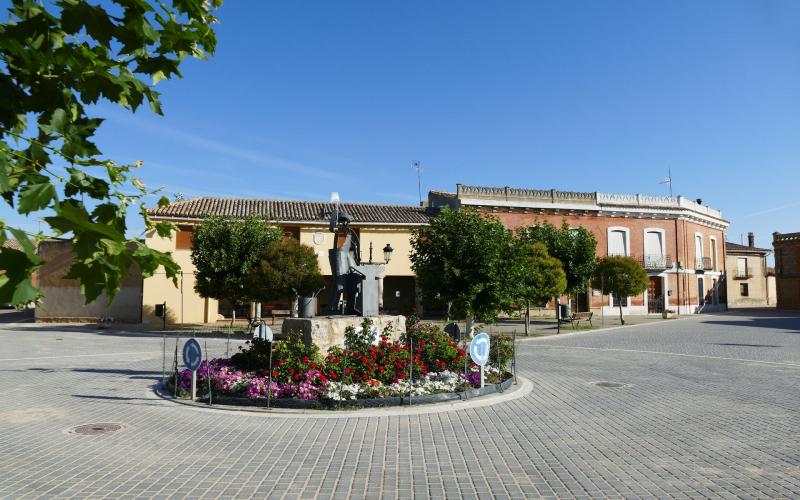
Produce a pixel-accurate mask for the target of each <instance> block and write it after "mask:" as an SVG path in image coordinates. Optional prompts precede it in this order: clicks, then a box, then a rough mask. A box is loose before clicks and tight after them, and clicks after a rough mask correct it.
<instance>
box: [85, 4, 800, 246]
mask: <svg viewBox="0 0 800 500" xmlns="http://www.w3.org/2000/svg"><path fill="white" fill-rule="evenodd" d="M219 18H220V21H221V22H220V24H219V26H218V36H219V47H218V51H217V54H216V55H215V56H214V57H213V58H212V59H211V60H210V61H209V62H194V61H192V62H189V63H188V64H186V66H185V67H184V68H183V72H184V79H182V80H174V81H167V82H161V83H159V85H158V89H159V90H160V91H161V92H163V104H164V106H163V107H164V111H165V114H166V117H163V118H162V117H157V116H155V115H152V114H150V113H149V112H148V111H147V110H143V111H140V112H139V113H137V114H136V115H135V116H132V115H130V114H127V113H126V112H124V111H122V110H116V109H114V108H113V107H112V106H110V105H103V106H101V107H100V108H99V110H98V111H99V113H100V114H101V115H103V116H105V117H107V118H108V121H107V123H106V124H105V125H104V127H103V129H102V131H101V133H100V134H99V137H98V139H99V144H100V145H101V148H102V149H103V150H104V152H105V153H107V155H108V156H110V157H111V158H114V159H116V160H118V161H120V162H132V161H135V160H139V159H141V160H143V161H144V167H143V169H142V171H141V174H142V177H143V178H144V180H145V181H146V182H147V183H148V185H150V186H159V185H165V186H166V188H167V189H166V191H167V193H170V194H171V193H176V192H181V193H183V194H184V195H185V196H187V197H191V196H199V195H219V196H244V197H274V198H289V199H327V198H328V197H329V193H330V192H331V191H339V192H340V193H341V196H342V199H343V200H348V201H368V202H386V203H403V204H406V203H408V204H413V203H416V202H417V183H416V174H415V172H414V171H413V170H412V168H411V162H412V161H414V160H419V161H420V162H422V166H423V172H422V188H423V195H424V193H425V192H426V191H427V190H428V189H449V190H452V189H454V188H455V184H456V183H457V182H460V183H463V184H479V185H493V186H505V185H508V186H516V187H530V188H557V189H563V190H575V191H606V192H629V193H637V192H639V193H648V194H667V187H666V186H665V185H659V184H658V181H659V180H660V179H662V178H663V177H665V175H666V172H667V169H668V168H671V169H672V175H673V178H674V192H675V194H676V195H677V194H682V195H684V196H687V197H690V198H692V199H694V198H698V197H699V198H702V199H703V200H704V202H705V203H707V204H709V205H711V206H713V207H715V208H719V209H721V210H722V211H723V214H724V216H725V217H726V218H728V219H729V220H731V221H732V225H731V228H730V231H729V240H731V241H736V242H738V241H739V235H740V234H741V233H745V234H746V232H747V231H755V232H756V235H757V243H758V244H760V245H762V246H771V245H770V242H771V233H772V231H782V232H789V231H800V217H798V214H800V196H799V195H798V193H800V191H799V190H798V187H800V168H798V167H800V165H798V163H799V162H800V2H796V1H794V0H788V1H756V0H751V1H747V2H745V1H741V2H740V1H733V0H724V1H717V2H715V1H702V2H697V1H669V2H651V1H631V2H625V1H586V2H563V1H558V2H541V1H529V0H526V1H504V2H467V1H463V0H462V1H436V2H430V1H403V2H374V1H363V2H324V1H319V2H311V1H303V2H267V1H263V2H262V1H259V2H244V1H241V0H228V1H227V2H226V3H225V4H224V5H223V7H222V9H221V10H220V12H219ZM133 227H134V228H140V227H141V225H136V224H133Z"/></svg>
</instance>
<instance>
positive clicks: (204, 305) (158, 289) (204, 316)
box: [142, 231, 217, 324]
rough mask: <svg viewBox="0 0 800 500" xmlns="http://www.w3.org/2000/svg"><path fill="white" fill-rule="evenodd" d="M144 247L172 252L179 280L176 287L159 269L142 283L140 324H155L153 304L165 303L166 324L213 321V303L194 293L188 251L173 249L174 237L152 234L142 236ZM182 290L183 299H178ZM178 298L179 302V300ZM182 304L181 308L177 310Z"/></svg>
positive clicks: (211, 300) (215, 302) (192, 266)
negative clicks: (178, 271) (178, 267)
mask: <svg viewBox="0 0 800 500" xmlns="http://www.w3.org/2000/svg"><path fill="white" fill-rule="evenodd" d="M145 244H146V245H147V246H148V247H150V248H153V249H155V250H160V251H162V252H172V258H173V259H175V262H177V263H178V265H179V266H180V267H181V270H182V271H183V277H182V279H181V277H179V278H178V286H177V287H176V286H175V285H174V284H173V282H172V280H171V279H169V278H167V276H166V274H165V273H164V270H163V269H160V270H159V271H158V272H157V273H156V274H155V275H154V276H151V277H150V278H146V279H145V280H144V286H143V290H142V323H145V324H158V323H161V318H158V317H156V316H155V305H156V304H161V303H163V302H165V301H166V303H167V322H168V323H173V324H178V323H208V322H214V321H216V320H217V301H216V300H213V299H204V298H202V297H200V296H199V295H197V294H196V293H195V291H194V265H192V260H191V251H190V250H176V249H175V239H174V238H161V237H160V236H158V235H157V234H155V232H154V231H149V232H148V233H147V234H146V236H145ZM181 290H183V294H182V295H183V297H181ZM181 298H182V299H183V300H181ZM181 303H182V307H181Z"/></svg>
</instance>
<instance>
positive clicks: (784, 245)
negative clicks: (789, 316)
mask: <svg viewBox="0 0 800 500" xmlns="http://www.w3.org/2000/svg"><path fill="white" fill-rule="evenodd" d="M772 247H773V248H774V250H775V281H776V288H777V292H778V303H777V307H778V309H800V233H784V234H781V233H772Z"/></svg>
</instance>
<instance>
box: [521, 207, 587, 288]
mask: <svg viewBox="0 0 800 500" xmlns="http://www.w3.org/2000/svg"><path fill="white" fill-rule="evenodd" d="M519 237H520V238H521V239H524V240H526V241H529V242H532V243H542V244H544V245H545V246H546V247H547V252H548V253H549V254H550V256H551V257H555V258H556V259H558V260H559V261H561V264H562V266H563V267H564V273H565V274H566V278H567V289H566V291H567V293H570V294H572V293H578V292H583V291H585V290H586V288H587V287H588V286H589V281H590V280H591V278H592V275H593V273H594V267H595V260H596V258H595V252H596V250H597V240H595V238H594V235H593V234H592V232H591V231H589V230H588V229H586V228H584V227H577V228H571V227H570V226H569V224H567V222H566V221H564V222H563V223H562V225H561V227H556V226H555V225H553V224H551V223H549V222H544V223H541V224H536V225H534V226H531V227H527V228H524V229H521V230H520V231H519Z"/></svg>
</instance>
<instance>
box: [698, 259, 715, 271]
mask: <svg viewBox="0 0 800 500" xmlns="http://www.w3.org/2000/svg"><path fill="white" fill-rule="evenodd" d="M694 268H695V269H696V270H698V271H712V270H714V267H713V266H712V265H711V257H697V259H696V262H695V267H694Z"/></svg>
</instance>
